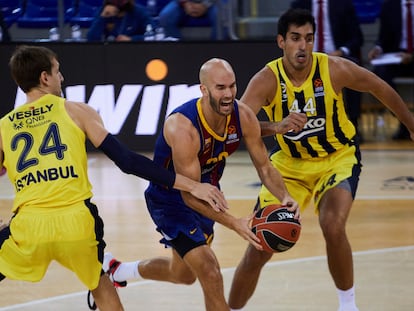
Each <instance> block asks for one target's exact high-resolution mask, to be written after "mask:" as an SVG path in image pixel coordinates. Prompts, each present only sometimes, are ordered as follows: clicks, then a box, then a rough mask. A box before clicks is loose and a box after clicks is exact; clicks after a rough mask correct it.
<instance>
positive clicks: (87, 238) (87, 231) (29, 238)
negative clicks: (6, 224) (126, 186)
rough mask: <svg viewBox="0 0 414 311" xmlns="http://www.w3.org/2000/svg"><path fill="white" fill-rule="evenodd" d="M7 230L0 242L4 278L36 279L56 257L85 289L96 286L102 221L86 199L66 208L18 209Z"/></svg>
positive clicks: (100, 255)
mask: <svg viewBox="0 0 414 311" xmlns="http://www.w3.org/2000/svg"><path fill="white" fill-rule="evenodd" d="M10 232H11V234H10V236H9V237H8V238H7V239H6V240H5V241H4V242H3V244H1V242H2V241H0V247H1V248H0V273H2V274H3V275H4V276H6V277H7V278H10V279H15V280H22V281H30V282H37V281H40V280H41V279H42V278H43V276H44V275H45V273H46V270H47V268H48V266H49V264H50V262H51V261H52V260H56V261H57V262H59V263H60V264H61V265H63V266H64V267H66V268H68V269H69V270H71V271H73V272H74V273H75V274H76V275H77V276H78V278H79V279H80V280H81V281H82V282H83V283H84V284H85V285H86V287H87V288H88V289H90V290H93V289H95V288H96V287H97V286H98V283H99V279H100V275H101V270H102V259H103V251H104V248H105V242H104V241H103V222H102V219H101V218H100V217H99V215H98V210H97V208H96V206H95V205H94V204H93V203H91V202H90V201H89V200H86V201H85V202H80V203H78V204H76V205H72V206H68V207H58V208H28V207H25V208H22V209H21V210H19V211H18V213H17V214H16V215H15V216H14V217H13V219H12V220H11V222H10ZM99 259H100V260H99Z"/></svg>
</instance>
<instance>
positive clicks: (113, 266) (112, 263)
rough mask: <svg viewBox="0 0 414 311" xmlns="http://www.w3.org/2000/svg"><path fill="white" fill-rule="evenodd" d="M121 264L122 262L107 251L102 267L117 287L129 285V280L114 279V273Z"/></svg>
mask: <svg viewBox="0 0 414 311" xmlns="http://www.w3.org/2000/svg"><path fill="white" fill-rule="evenodd" d="M120 265H121V262H120V261H118V260H116V259H115V258H114V256H112V254H111V253H105V255H104V260H103V264H102V269H103V271H104V272H105V273H106V274H107V275H108V276H109V279H110V280H111V282H112V284H114V286H115V287H116V288H119V287H125V286H127V281H116V280H115V279H114V273H115V272H116V270H117V269H118V268H119V266H120Z"/></svg>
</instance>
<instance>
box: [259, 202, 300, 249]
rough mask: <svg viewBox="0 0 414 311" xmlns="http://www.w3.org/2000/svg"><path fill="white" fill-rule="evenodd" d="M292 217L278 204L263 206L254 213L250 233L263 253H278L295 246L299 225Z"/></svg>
mask: <svg viewBox="0 0 414 311" xmlns="http://www.w3.org/2000/svg"><path fill="white" fill-rule="evenodd" d="M294 216H295V213H293V212H289V211H288V210H287V209H286V207H284V206H282V205H279V204H273V205H268V206H265V207H264V208H262V209H260V210H259V211H257V212H256V214H255V216H254V218H253V221H252V231H253V233H254V234H256V236H257V237H258V238H259V239H260V244H261V245H262V247H263V250H264V251H266V252H269V253H280V252H284V251H287V250H288V249H290V248H291V247H292V246H293V245H295V244H296V242H297V240H298V239H299V236H300V230H301V224H300V222H299V220H298V219H295V218H294Z"/></svg>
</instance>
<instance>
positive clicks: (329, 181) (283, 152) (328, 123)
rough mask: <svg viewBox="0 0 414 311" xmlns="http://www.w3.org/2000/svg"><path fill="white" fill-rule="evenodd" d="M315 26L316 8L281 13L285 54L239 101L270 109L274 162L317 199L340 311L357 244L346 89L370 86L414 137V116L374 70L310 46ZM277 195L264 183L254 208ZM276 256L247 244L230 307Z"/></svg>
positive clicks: (295, 190) (349, 292)
mask: <svg viewBox="0 0 414 311" xmlns="http://www.w3.org/2000/svg"><path fill="white" fill-rule="evenodd" d="M314 33H315V21H314V18H313V17H312V14H311V12H309V11H306V10H302V9H293V10H289V11H287V12H286V13H285V14H283V15H282V16H281V17H280V19H279V22H278V36H277V43H278V45H279V47H280V48H281V49H282V50H283V56H282V57H281V58H279V59H276V60H274V61H271V62H269V63H268V64H266V66H265V67H264V68H263V69H261V70H260V71H259V72H258V73H256V74H255V75H254V76H253V78H252V79H251V80H250V82H249V84H248V86H247V89H246V90H245V92H244V94H243V96H242V98H241V100H242V101H243V102H245V103H247V104H248V105H249V106H250V107H251V108H252V109H253V111H254V112H255V113H258V112H259V110H260V109H261V108H263V109H264V110H265V111H266V113H267V115H268V117H269V119H270V121H269V122H263V123H262V134H264V135H275V138H276V140H277V147H276V148H275V150H274V152H273V153H272V154H271V156H270V157H271V160H272V164H273V165H274V166H275V167H276V168H277V169H278V170H279V171H280V173H281V174H282V176H283V177H284V180H285V183H286V186H287V188H288V190H289V192H290V193H291V195H292V196H293V197H294V198H295V199H297V200H298V203H299V206H300V207H301V209H304V208H306V207H307V206H308V205H309V204H310V202H311V200H313V203H314V206H315V207H316V213H317V215H318V217H319V223H320V227H321V229H322V232H323V236H324V238H325V242H326V251H327V258H328V266H329V271H330V273H331V276H332V278H333V280H334V283H335V285H336V287H337V289H338V297H339V311H356V310H358V308H357V306H356V303H355V293H354V273H353V260H352V251H351V246H350V243H349V241H348V238H347V235H346V232H345V225H346V221H347V219H348V216H349V213H350V210H351V206H352V202H353V200H354V198H355V193H356V190H357V185H358V180H359V175H360V171H361V156H360V152H359V147H358V145H357V142H356V141H355V134H356V132H355V128H354V126H353V124H352V123H351V122H350V120H349V119H348V118H347V115H346V112H345V108H344V102H343V97H342V89H343V88H345V87H346V88H350V89H353V90H356V91H360V92H369V93H371V94H372V95H373V96H375V97H376V98H377V99H378V100H379V101H381V102H382V103H383V104H384V105H385V106H386V107H388V108H389V109H390V110H391V111H392V112H393V113H394V114H395V115H396V116H397V117H398V118H399V119H400V121H401V122H402V123H404V124H405V125H406V126H407V128H408V129H409V131H410V134H411V139H414V116H413V114H412V113H411V112H410V111H408V109H407V107H406V105H405V104H404V102H403V101H402V99H401V98H400V97H399V95H398V94H397V93H396V92H395V91H394V90H393V89H392V88H391V87H390V86H389V85H388V84H387V83H386V82H385V81H383V80H381V79H380V78H378V77H377V76H376V75H375V74H373V73H372V72H370V71H368V70H366V69H365V68H363V67H359V66H358V65H356V64H355V63H353V62H351V61H348V60H346V59H345V58H340V57H336V56H328V55H326V54H321V53H313V52H312V50H313V44H314V42H313V38H314ZM277 202H279V199H278V198H276V197H274V196H273V195H272V194H271V193H270V192H269V190H268V189H267V187H266V185H264V186H262V189H261V191H260V193H259V204H258V205H259V206H257V208H260V207H263V206H264V205H267V204H272V203H277ZM271 257H272V254H269V253H266V252H261V251H260V250H257V249H256V248H255V247H252V246H251V245H249V246H248V248H247V250H246V252H245V255H244V257H243V258H242V260H241V262H240V264H239V266H238V267H237V270H236V272H235V275H234V279H233V284H232V287H231V290H230V297H229V305H230V307H231V308H232V310H242V308H243V307H244V306H245V305H246V303H247V301H248V299H249V298H250V297H251V296H252V295H253V292H254V290H255V287H256V284H257V282H258V279H259V275H260V271H261V269H262V267H263V266H264V265H265V263H266V262H267V261H268V260H269V259H270V258H271ZM269 307H270V306H269Z"/></svg>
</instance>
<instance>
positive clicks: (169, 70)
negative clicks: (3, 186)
mask: <svg viewBox="0 0 414 311" xmlns="http://www.w3.org/2000/svg"><path fill="white" fill-rule="evenodd" d="M17 44H18V43H14V44H8V45H7V44H2V45H1V46H0V85H1V88H2V90H1V94H2V102H1V105H0V114H1V115H4V114H5V113H7V112H8V111H9V110H11V109H12V108H13V107H14V106H15V105H20V104H23V103H24V101H25V96H24V94H23V93H22V92H21V90H19V89H18V88H17V86H16V85H15V83H14V82H13V81H12V79H11V77H10V73H9V68H8V60H9V58H10V56H11V54H12V52H13V50H14V48H15V46H16V45H17ZM24 44H28V43H24ZM30 44H41V45H44V46H47V47H49V48H51V49H53V50H54V51H55V52H57V54H58V56H59V62H60V66H61V72H62V74H63V76H64V78H65V80H64V83H63V92H64V94H63V95H64V96H65V97H66V98H67V99H68V100H74V101H81V102H86V103H88V104H89V105H91V106H92V107H94V108H95V109H96V110H97V111H98V112H99V114H100V115H101V116H102V118H103V120H104V123H105V126H106V127H107V129H108V130H109V131H110V132H111V133H112V134H114V135H116V136H117V137H118V138H119V139H121V140H122V141H123V142H125V143H126V144H127V145H128V146H129V147H130V148H131V149H133V150H136V151H152V150H153V148H154V143H155V139H156V136H157V135H158V133H159V131H160V129H161V127H162V124H163V122H164V119H165V116H166V114H168V112H169V111H171V110H172V109H173V108H175V107H176V106H177V105H179V104H181V103H184V102H185V101H187V100H189V99H191V98H194V97H198V96H199V95H200V92H199V86H198V71H199V68H200V66H201V64H202V63H204V62H205V61H206V60H208V59H210V58H212V57H220V58H224V59H226V60H228V61H229V62H230V63H231V64H232V66H233V68H234V71H235V73H236V78H237V85H238V94H237V96H238V97H240V96H241V94H242V93H243V90H244V88H245V87H246V85H247V83H248V81H249V79H250V78H251V76H252V75H253V74H254V73H255V72H256V71H258V70H260V68H262V67H263V66H264V65H265V64H266V62H268V61H270V60H272V59H274V58H276V57H279V56H280V55H281V52H280V50H279V48H278V47H277V44H276V42H257V41H256V42H245V41H243V42H241V41H240V42H238V41H236V42H154V43H148V42H142V43H125V44H124V43H112V44H92V43H66V42H60V43H49V42H45V43H30Z"/></svg>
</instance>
